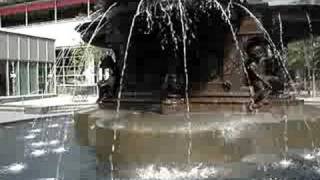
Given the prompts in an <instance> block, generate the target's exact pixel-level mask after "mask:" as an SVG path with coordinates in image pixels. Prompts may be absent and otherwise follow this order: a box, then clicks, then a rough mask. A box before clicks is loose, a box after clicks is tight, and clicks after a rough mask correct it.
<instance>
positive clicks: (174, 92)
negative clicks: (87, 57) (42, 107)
mask: <svg viewBox="0 0 320 180" xmlns="http://www.w3.org/2000/svg"><path fill="white" fill-rule="evenodd" d="M114 3H117V4H116V5H115V4H114ZM98 5H99V7H102V10H101V11H100V13H102V14H104V13H105V14H106V15H105V18H102V19H100V20H96V22H94V23H88V24H87V25H82V26H83V28H79V30H80V31H83V30H84V29H86V28H87V29H86V32H87V33H85V34H83V39H84V41H86V42H89V43H91V44H93V45H95V46H100V47H109V48H112V49H113V50H114V52H115V53H116V57H117V62H116V66H115V69H114V72H116V73H115V75H114V76H115V82H116V83H115V84H116V85H115V87H113V88H116V89H115V90H114V94H113V97H108V98H102V100H101V101H99V108H97V109H93V110H90V111H87V110H86V111H81V112H78V113H76V114H75V122H76V129H77V131H78V133H79V136H80V142H81V143H83V144H85V145H89V146H94V147H95V148H96V154H97V159H98V163H100V164H101V163H102V164H105V166H104V167H105V169H106V170H108V173H109V175H110V174H111V175H110V177H111V179H113V178H115V179H117V178H120V179H121V178H132V179H170V178H173V177H174V178H173V179H205V178H220V177H226V178H232V177H233V176H236V175H235V174H234V173H235V171H232V169H237V168H240V166H241V167H243V166H244V169H245V172H248V173H249V172H250V173H253V174H250V175H248V176H249V177H251V178H253V177H254V178H257V179H259V178H262V177H263V178H265V177H269V176H268V174H269V175H270V174H271V177H276V178H278V177H280V178H281V177H283V176H284V174H285V175H288V176H286V177H291V176H292V177H295V176H298V177H305V174H303V173H306V174H308V175H310V176H308V175H307V177H311V176H312V177H319V174H317V172H318V170H316V167H317V166H316V165H315V164H316V163H317V162H315V161H314V159H315V158H318V157H316V155H315V152H316V151H315V149H316V148H317V147H318V144H319V142H317V143H315V140H314V139H313V137H315V136H316V135H314V133H316V132H314V131H311V129H312V127H311V126H309V125H308V123H304V122H307V121H306V119H308V118H309V117H308V118H307V117H306V113H308V115H311V114H313V115H314V113H315V112H316V111H317V110H314V109H313V108H311V107H308V108H305V106H304V105H303V101H299V100H297V99H296V98H295V97H294V94H293V95H292V93H289V94H285V93H284V92H285V90H286V89H285V88H288V89H289V90H288V91H289V92H294V90H295V88H294V86H290V85H291V84H292V78H291V77H290V75H289V73H288V71H287V69H286V64H285V63H286V61H285V58H284V57H283V56H284V55H285V53H283V51H284V49H285V47H286V45H287V44H288V43H289V42H291V41H294V40H299V39H303V38H305V37H308V36H309V35H310V32H309V31H305V28H306V27H308V22H307V19H306V18H305V12H306V11H307V12H308V13H309V16H310V18H317V16H316V14H315V12H316V11H317V10H320V7H319V6H316V5H312V6H311V5H292V6H290V5H288V6H269V5H268V4H251V3H247V2H242V1H240V0H239V1H237V0H230V1H223V0H205V1H196V0H188V1H183V0H168V1H160V0H140V1H138V0H136V1H130V2H127V1H121V0H118V1H116V0H113V1H112V0H110V1H108V0H101V1H98ZM111 6H112V8H110V7H111ZM286 8H288V9H291V10H296V11H295V13H294V14H291V13H290V11H287V10H285V9H286ZM106 12H108V13H106ZM101 17H104V16H101ZM301 17H302V18H301ZM302 19H303V20H302ZM312 22H314V23H313V24H312V30H313V31H312V34H313V35H317V34H319V33H320V24H318V23H316V22H317V21H312ZM297 23H298V25H297ZM101 24H102V25H101ZM275 24H278V25H279V29H277V28H274V25H275ZM302 24H303V25H302ZM300 25H301V26H302V27H301V26H300ZM89 26H90V27H89ZM292 26H294V27H295V26H299V27H297V28H292ZM299 28H301V29H303V30H304V31H303V32H306V33H305V34H303V33H300V32H299V31H298V30H297V29H299ZM97 29H99V30H98V31H97ZM93 34H94V35H93ZM261 48H262V49H263V51H264V53H265V54H268V56H270V57H269V58H268V59H269V60H271V61H268V62H266V63H265V64H263V70H264V72H265V74H256V75H268V76H271V77H273V78H276V79H278V81H277V82H272V83H271V84H269V83H268V82H267V83H266V84H269V85H270V86H272V91H271V92H269V90H267V88H266V87H263V88H261V89H259V88H257V86H258V85H259V84H258V85H257V79H255V78H252V76H253V74H252V73H253V71H252V69H250V65H251V64H250V63H249V62H250V61H249V60H248V59H250V58H252V57H251V56H252V55H254V54H250V52H251V50H252V49H253V50H255V49H260V50H261ZM265 54H264V55H265ZM270 54H271V55H270ZM260 58H261V57H260ZM258 66H262V65H260V64H259V65H258ZM279 82H282V83H279ZM286 84H287V86H285V85H286ZM263 86H265V85H263ZM262 90H263V91H262ZM260 91H261V92H266V91H268V93H262V94H260V95H261V96H257V95H256V94H259V92H260ZM269 93H270V95H269ZM261 97H262V98H261ZM259 98H260V100H261V99H262V100H265V98H267V99H269V102H264V103H262V104H261V105H259V106H255V107H256V108H252V107H251V106H250V104H251V105H252V102H256V101H259ZM253 110H257V111H258V112H257V113H252V111H253ZM309 110H311V111H310V112H309ZM313 110H314V111H313ZM311 112H312V113H311ZM301 120H303V121H302V123H301ZM301 124H302V125H301ZM304 124H306V126H307V128H306V129H304V130H305V131H306V132H302V131H304V130H301V127H300V126H303V125H304ZM295 127H296V129H299V130H296V129H295V130H296V131H300V130H301V134H306V133H307V134H308V133H310V132H311V133H312V132H313V133H312V134H313V135H312V137H311V138H312V139H311V141H312V143H310V138H307V137H306V136H304V137H305V138H302V137H295V135H297V136H299V134H300V133H295V134H294V135H293V134H291V133H290V130H292V129H294V128H295ZM309 131H310V132H309ZM266 137H267V138H266ZM298 141H299V142H298ZM305 141H306V142H305ZM244 144H245V145H244ZM310 144H312V147H310ZM292 146H294V147H295V148H297V149H299V150H300V149H311V150H310V152H312V153H309V154H308V153H307V155H306V153H305V152H303V154H304V155H301V156H300V154H299V153H297V152H296V151H294V152H292ZM294 150H296V149H294ZM297 154H299V156H297ZM311 157H312V158H311ZM252 163H253V164H255V165H257V166H258V168H257V169H256V166H255V165H254V166H253V167H252ZM260 167H262V168H260ZM305 167H310V168H309V170H310V171H309V170H308V171H303V172H302V174H299V173H298V172H299V169H300V168H305ZM105 169H104V170H105ZM237 170H239V172H241V171H240V169H237ZM282 171H288V173H289V174H286V173H282ZM254 173H256V174H254ZM242 176H243V177H246V175H244V174H241V175H240V177H242ZM237 177H239V176H237Z"/></svg>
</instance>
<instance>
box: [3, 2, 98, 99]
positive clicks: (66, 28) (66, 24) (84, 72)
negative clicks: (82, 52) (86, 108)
mask: <svg viewBox="0 0 320 180" xmlns="http://www.w3.org/2000/svg"><path fill="white" fill-rule="evenodd" d="M94 2H95V0H24V1H21V0H2V2H1V1H0V25H1V26H0V27H2V28H5V29H9V30H10V31H13V32H17V33H23V34H28V35H31V36H41V37H48V38H50V39H55V56H56V66H57V71H56V82H57V87H58V91H57V92H58V93H59V94H65V93H67V94H70V93H71V94H72V93H73V91H74V90H73V89H77V87H78V86H79V85H81V86H88V87H90V88H91V89H95V88H96V80H94V81H93V80H92V79H97V78H96V76H97V74H98V73H97V71H96V70H95V69H96V68H97V67H98V64H95V63H94V59H92V58H93V56H88V55H86V56H85V59H84V61H85V62H86V63H80V64H79V63H78V62H74V60H75V59H76V60H79V58H78V57H76V56H78V54H79V53H75V51H79V48H80V49H83V48H82V46H85V44H84V43H83V42H82V39H81V35H80V33H78V32H77V31H76V27H77V26H78V25H80V24H82V23H84V22H86V21H89V20H90V18H91V17H90V15H91V14H92V13H93V9H94V7H93V6H94ZM80 59H83V58H80Z"/></svg>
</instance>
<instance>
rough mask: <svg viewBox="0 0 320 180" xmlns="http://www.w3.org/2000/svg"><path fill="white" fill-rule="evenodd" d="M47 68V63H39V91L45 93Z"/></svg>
mask: <svg viewBox="0 0 320 180" xmlns="http://www.w3.org/2000/svg"><path fill="white" fill-rule="evenodd" d="M45 69H46V66H45V63H39V91H40V92H42V93H45V89H46V72H45Z"/></svg>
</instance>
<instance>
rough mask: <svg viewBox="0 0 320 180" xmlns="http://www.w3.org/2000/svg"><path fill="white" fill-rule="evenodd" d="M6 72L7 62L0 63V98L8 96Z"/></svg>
mask: <svg viewBox="0 0 320 180" xmlns="http://www.w3.org/2000/svg"><path fill="white" fill-rule="evenodd" d="M6 71H7V66H6V61H0V96H6V92H7V80H6V75H7V74H6Z"/></svg>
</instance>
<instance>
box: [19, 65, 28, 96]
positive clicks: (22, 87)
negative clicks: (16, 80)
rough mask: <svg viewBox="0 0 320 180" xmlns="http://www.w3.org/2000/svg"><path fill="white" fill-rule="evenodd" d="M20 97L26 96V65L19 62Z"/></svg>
mask: <svg viewBox="0 0 320 180" xmlns="http://www.w3.org/2000/svg"><path fill="white" fill-rule="evenodd" d="M19 73H20V95H27V94H28V88H29V87H28V86H29V84H28V63H27V62H20V71H19Z"/></svg>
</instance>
